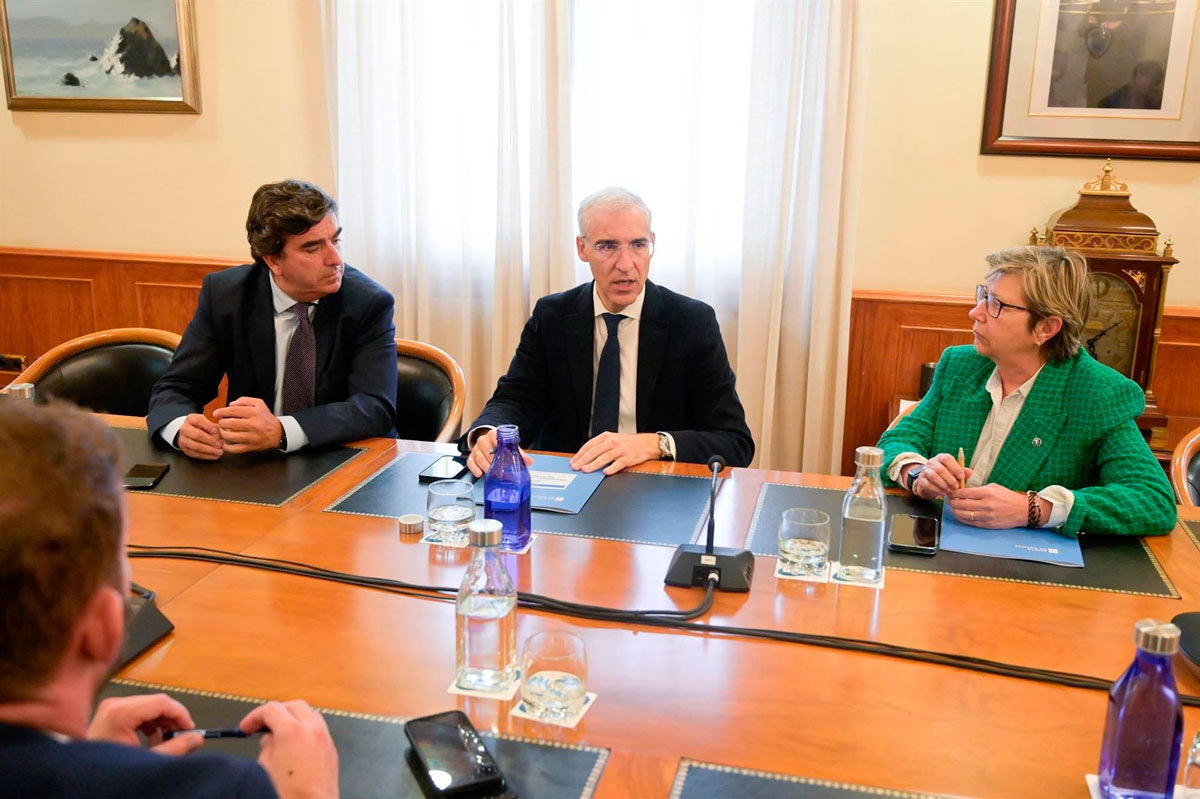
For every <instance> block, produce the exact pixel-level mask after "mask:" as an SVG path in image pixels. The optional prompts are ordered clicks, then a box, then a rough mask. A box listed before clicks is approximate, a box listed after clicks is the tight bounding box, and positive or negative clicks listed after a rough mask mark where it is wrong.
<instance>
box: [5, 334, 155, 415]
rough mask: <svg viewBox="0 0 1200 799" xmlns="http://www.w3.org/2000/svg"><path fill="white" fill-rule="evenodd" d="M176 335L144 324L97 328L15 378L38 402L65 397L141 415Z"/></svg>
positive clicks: (106, 409) (89, 406)
mask: <svg viewBox="0 0 1200 799" xmlns="http://www.w3.org/2000/svg"><path fill="white" fill-rule="evenodd" d="M178 346H179V335H178V334H177V333H169V332H167V331H166V330H155V329H153V328H148V327H122V328H117V329H115V330H101V331H100V332H98V333H89V334H87V335H86V336H80V337H79V338H75V339H71V340H70V341H67V342H64V343H63V344H59V345H58V346H57V347H55V348H53V349H52V350H50V351H49V352H47V353H46V354H45V355H43V356H42V357H40V358H38V359H37V360H36V361H34V362H33V363H32V364H31V365H30V366H29V368H27V369H26V370H25V371H24V372H22V373H21V374H20V375H18V376H17V379H16V380H15V381H13V382H15V383H33V385H34V389H35V391H36V395H35V399H36V401H37V402H38V403H45V402H47V401H49V400H50V399H51V398H56V399H62V400H68V401H70V402H73V403H75V404H76V405H79V406H80V407H82V408H87V409H88V410H92V411H97V412H99V413H116V414H121V415H123V416H145V415H146V411H147V409H148V408H149V405H150V390H151V389H152V388H153V387H154V383H155V381H157V380H158V378H160V377H162V375H163V373H164V372H166V371H167V367H168V366H169V365H170V364H171V358H172V357H174V355H175V349H176V347H178Z"/></svg>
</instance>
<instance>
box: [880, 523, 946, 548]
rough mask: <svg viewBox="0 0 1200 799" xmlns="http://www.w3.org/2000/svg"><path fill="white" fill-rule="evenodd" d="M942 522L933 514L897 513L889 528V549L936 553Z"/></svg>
mask: <svg viewBox="0 0 1200 799" xmlns="http://www.w3.org/2000/svg"><path fill="white" fill-rule="evenodd" d="M940 531H941V523H940V522H939V521H938V520H937V519H936V518H935V517H933V516H916V515H913V514H911V513H897V514H896V515H894V516H892V523H891V528H890V529H889V530H888V549H890V550H892V551H893V552H910V553H912V554H914V555H935V554H937V551H938V539H939V533H940Z"/></svg>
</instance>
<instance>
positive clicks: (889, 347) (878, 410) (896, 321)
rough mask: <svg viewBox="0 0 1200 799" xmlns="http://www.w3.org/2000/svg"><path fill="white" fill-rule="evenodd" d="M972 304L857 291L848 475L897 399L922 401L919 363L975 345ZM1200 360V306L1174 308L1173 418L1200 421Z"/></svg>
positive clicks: (1160, 390) (845, 453) (1170, 351)
mask: <svg viewBox="0 0 1200 799" xmlns="http://www.w3.org/2000/svg"><path fill="white" fill-rule="evenodd" d="M973 304H974V303H972V302H971V299H970V298H969V297H967V296H965V295H959V296H956V295H946V294H920V293H915V292H904V291H879V290H873V289H863V290H856V291H855V292H854V293H853V295H852V298H851V302H850V358H849V363H850V369H849V373H848V375H847V378H846V421H845V426H844V428H843V439H842V441H843V444H842V473H843V474H854V448H855V447H857V446H862V445H863V444H873V443H875V442H876V441H878V440H879V436H880V434H881V433H882V432H883V431H884V430H885V429H886V428H887V425H888V422H889V421H891V419H892V417H893V416H894V415H895V408H894V407H893V404H894V400H895V398H896V397H908V398H913V399H915V398H916V396H917V389H918V384H919V382H920V378H921V364H923V363H926V362H929V361H936V360H937V359H938V357H939V356H940V355H941V353H942V350H944V349H945V348H946V347H949V346H952V345H954V344H970V343H971V339H972V336H971V320H969V319H968V318H967V311H968V310H970V308H971V306H972V305H973ZM1197 362H1200V308H1196V307H1189V306H1171V305H1168V306H1167V307H1166V308H1165V309H1164V311H1163V321H1162V336H1161V338H1160V339H1159V345H1158V366H1157V368H1156V370H1155V374H1154V385H1153V389H1154V392H1155V394H1156V395H1157V396H1158V404H1159V407H1160V408H1161V409H1162V410H1163V412H1164V413H1166V414H1167V415H1168V416H1169V417H1179V418H1181V419H1187V418H1191V417H1200V373H1198V372H1197V371H1196V369H1195V364H1196V363H1197ZM1184 426H1188V425H1186V424H1185V425H1184ZM1191 426H1195V425H1194V424H1192V425H1191ZM1172 443H1173V442H1172Z"/></svg>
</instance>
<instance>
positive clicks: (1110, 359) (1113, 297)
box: [1083, 272, 1142, 380]
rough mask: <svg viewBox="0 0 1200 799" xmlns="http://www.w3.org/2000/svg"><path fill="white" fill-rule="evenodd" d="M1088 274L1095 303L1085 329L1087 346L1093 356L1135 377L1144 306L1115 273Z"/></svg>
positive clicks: (1131, 377) (1127, 375) (1130, 376)
mask: <svg viewBox="0 0 1200 799" xmlns="http://www.w3.org/2000/svg"><path fill="white" fill-rule="evenodd" d="M1089 277H1090V278H1091V281H1092V287H1093V289H1094V290H1095V292H1096V302H1095V303H1094V304H1093V306H1092V318H1091V319H1089V320H1088V323H1087V324H1086V325H1085V326H1084V328H1083V339H1084V342H1085V346H1086V347H1087V349H1088V352H1089V353H1091V355H1092V357H1093V358H1095V359H1096V360H1098V361H1100V363H1102V364H1105V365H1107V366H1111V367H1112V368H1113V369H1116V370H1117V371H1118V372H1120V373H1121V374H1123V375H1125V376H1126V377H1128V378H1130V379H1131V380H1132V379H1133V356H1134V351H1135V349H1136V347H1137V333H1138V322H1139V321H1140V320H1141V315H1142V305H1141V303H1139V302H1138V301H1137V296H1136V295H1135V294H1134V291H1133V288H1132V287H1131V286H1130V285H1129V284H1128V283H1126V282H1125V281H1124V280H1122V279H1121V278H1119V277H1117V276H1116V275H1110V274H1107V273H1104V272H1092V273H1091V274H1090V275H1089Z"/></svg>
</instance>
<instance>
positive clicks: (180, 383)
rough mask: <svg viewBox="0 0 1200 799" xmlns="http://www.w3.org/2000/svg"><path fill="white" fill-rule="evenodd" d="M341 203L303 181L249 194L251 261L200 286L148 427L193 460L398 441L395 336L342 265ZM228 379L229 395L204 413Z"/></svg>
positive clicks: (387, 303) (153, 400) (384, 299)
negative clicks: (210, 413) (388, 438)
mask: <svg viewBox="0 0 1200 799" xmlns="http://www.w3.org/2000/svg"><path fill="white" fill-rule="evenodd" d="M341 233H342V229H341V227H339V226H338V221H337V203H336V202H334V200H333V198H332V197H330V196H329V195H328V194H326V193H325V192H323V191H322V190H321V189H319V188H317V187H316V186H314V185H312V184H311V183H305V182H303V181H298V180H285V181H282V182H280V183H269V184H267V185H265V186H262V187H260V188H259V189H258V191H256V192H255V193H254V199H253V200H251V202H250V213H249V216H248V217H247V219H246V234H247V238H248V239H249V241H250V253H251V255H252V256H253V257H254V263H252V264H244V265H242V266H235V267H232V268H230V269H225V270H222V271H220V272H215V273H213V274H210V275H208V276H206V277H205V278H204V284H203V285H202V286H201V288H200V299H199V301H198V303H197V305H196V314H195V316H194V317H193V318H192V321H191V323H189V324H188V327H187V330H186V331H184V334H183V340H182V341H181V342H180V343H179V349H178V350H176V351H175V357H174V359H173V360H172V361H171V366H170V368H169V369H168V370H167V373H166V374H164V375H163V376H162V378H161V379H160V380H159V381H158V383H157V384H155V386H154V391H153V393H152V394H151V396H150V413H149V415H148V417H147V420H146V426H147V428H148V429H149V431H150V435H151V436H155V435H158V436H160V437H161V438H162V439H164V440H165V441H166V442H167V443H168V444H171V445H172V446H175V447H178V448H179V449H181V450H183V452H184V453H185V454H187V455H188V456H190V457H193V458H201V459H205V460H215V459H216V458H219V457H221V455H222V454H223V453H225V452H234V453H237V452H253V451H256V450H265V449H281V450H283V451H284V452H293V451H295V450H297V449H300V448H301V447H304V446H313V447H319V446H323V445H326V444H331V443H336V442H340V441H351V440H354V439H358V438H365V437H367V436H383V435H395V431H394V428H393V424H394V419H395V413H396V342H395V337H396V329H395V326H394V324H393V321H392V308H393V301H392V295H391V294H389V293H388V292H387V291H386V290H385V289H384V288H383V287H382V286H380V285H379V284H377V283H376V282H375V281H373V280H371V279H370V278H369V277H367V276H366V275H364V274H362V273H361V272H359V271H358V270H356V269H354V268H353V267H350V266H346V265H345V264H344V263H343V262H342V256H341V252H340V250H339V247H340V238H341ZM224 375H228V377H229V389H228V396H229V397H232V398H234V399H233V401H232V402H230V403H229V405H228V406H227V407H225V408H219V409H218V410H217V411H216V412H215V413H214V416H215V418H216V421H215V422H213V421H210V420H209V419H207V418H206V417H205V416H204V415H203V414H202V413H201V409H202V408H203V407H204V405H205V403H207V402H209V401H210V400H212V398H213V397H215V396H216V394H217V387H218V384H219V383H220V381H221V377H222V376H224Z"/></svg>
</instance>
